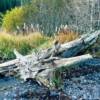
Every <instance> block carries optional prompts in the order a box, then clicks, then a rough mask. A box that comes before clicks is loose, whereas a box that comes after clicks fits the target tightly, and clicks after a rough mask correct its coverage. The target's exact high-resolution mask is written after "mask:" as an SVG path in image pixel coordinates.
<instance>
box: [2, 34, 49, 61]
mask: <svg viewBox="0 0 100 100" xmlns="http://www.w3.org/2000/svg"><path fill="white" fill-rule="evenodd" d="M48 40H49V38H48V37H46V36H43V35H41V34H40V33H34V34H29V35H27V36H22V35H18V36H16V35H10V34H7V33H0V58H2V59H12V58H15V56H14V54H13V50H14V48H16V49H17V50H18V51H19V52H20V53H22V54H23V55H25V54H28V53H30V52H31V51H32V50H33V49H35V48H37V47H39V46H40V45H41V44H44V43H45V42H46V41H48Z"/></svg>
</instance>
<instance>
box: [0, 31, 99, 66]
mask: <svg viewBox="0 0 100 100" xmlns="http://www.w3.org/2000/svg"><path fill="white" fill-rule="evenodd" d="M99 35H100V30H99V31H95V32H93V33H89V34H86V35H82V36H81V37H80V38H79V39H76V40H74V41H71V42H68V43H64V44H62V45H59V44H58V47H55V46H53V47H52V48H49V49H47V50H45V51H43V53H41V52H40V53H39V54H41V55H39V59H46V58H48V57H50V56H51V55H52V56H57V55H59V56H61V57H66V58H67V57H73V56H76V55H77V54H78V53H80V52H81V51H82V50H85V49H87V48H88V47H90V46H91V45H93V44H94V43H95V42H96V40H97V38H98V37H99ZM56 49H57V50H56ZM25 58H28V59H36V55H35V54H30V55H27V56H25ZM18 62H19V59H15V60H11V61H8V62H5V63H2V64H0V67H8V66H12V65H15V64H17V63H18Z"/></svg>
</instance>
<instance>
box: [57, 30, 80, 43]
mask: <svg viewBox="0 0 100 100" xmlns="http://www.w3.org/2000/svg"><path fill="white" fill-rule="evenodd" d="M78 37H79V35H78V33H76V32H73V31H72V30H68V29H66V30H62V31H60V32H59V33H58V35H57V36H56V37H55V39H56V40H58V41H59V42H60V43H64V42H69V41H72V40H75V39H76V38H78Z"/></svg>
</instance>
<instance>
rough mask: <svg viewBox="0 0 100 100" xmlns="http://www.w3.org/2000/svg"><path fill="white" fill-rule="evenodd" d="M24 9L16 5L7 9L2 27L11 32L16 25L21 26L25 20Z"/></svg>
mask: <svg viewBox="0 0 100 100" xmlns="http://www.w3.org/2000/svg"><path fill="white" fill-rule="evenodd" d="M24 14H25V12H24V10H23V8H22V7H16V8H14V9H12V10H11V11H7V12H6V14H5V15H4V17H3V23H2V27H3V28H4V29H5V30H6V31H7V32H11V31H14V30H15V29H16V26H17V25H18V26H21V25H22V24H23V23H24V22H25V17H24Z"/></svg>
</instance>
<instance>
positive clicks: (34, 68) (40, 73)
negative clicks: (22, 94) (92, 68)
mask: <svg viewBox="0 0 100 100" xmlns="http://www.w3.org/2000/svg"><path fill="white" fill-rule="evenodd" d="M16 56H18V55H16ZM24 59H25V58H24ZM89 59H92V56H91V55H89V54H86V55H82V56H77V57H72V58H59V59H54V58H53V59H52V60H51V58H50V60H48V61H49V62H48V61H46V62H45V61H43V62H45V63H43V64H42V62H40V61H36V62H32V63H31V64H30V63H29V62H28V61H27V60H24V62H23V57H22V58H20V62H19V65H18V67H19V74H20V76H21V78H22V79H24V80H26V79H28V78H33V79H34V78H35V79H36V80H37V81H38V82H41V83H42V84H44V85H46V86H48V87H50V86H53V85H51V83H52V82H50V81H51V78H52V77H53V72H54V71H55V70H56V69H58V68H62V67H66V68H68V67H69V66H73V65H77V64H82V63H83V62H85V61H88V60H89ZM26 62H27V63H26Z"/></svg>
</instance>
